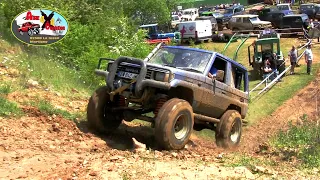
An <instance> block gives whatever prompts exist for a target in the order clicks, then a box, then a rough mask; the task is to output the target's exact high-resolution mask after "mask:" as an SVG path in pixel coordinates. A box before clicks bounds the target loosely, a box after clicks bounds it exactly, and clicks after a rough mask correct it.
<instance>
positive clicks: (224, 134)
mask: <svg viewBox="0 0 320 180" xmlns="http://www.w3.org/2000/svg"><path fill="white" fill-rule="evenodd" d="M241 134H242V120H241V115H240V114H239V112H238V111H236V110H227V111H226V112H225V113H224V114H223V115H222V117H221V119H220V123H218V124H217V128H216V134H215V137H216V144H217V146H218V147H222V148H225V149H232V148H235V147H237V146H238V145H239V143H240V139H241Z"/></svg>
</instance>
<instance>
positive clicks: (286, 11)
mask: <svg viewBox="0 0 320 180" xmlns="http://www.w3.org/2000/svg"><path fill="white" fill-rule="evenodd" d="M281 12H283V13H284V14H285V15H288V14H293V12H292V10H281Z"/></svg>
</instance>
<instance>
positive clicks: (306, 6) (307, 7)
mask: <svg viewBox="0 0 320 180" xmlns="http://www.w3.org/2000/svg"><path fill="white" fill-rule="evenodd" d="M313 8H314V6H313V5H301V6H300V9H302V10H304V9H313Z"/></svg>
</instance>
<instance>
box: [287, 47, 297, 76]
mask: <svg viewBox="0 0 320 180" xmlns="http://www.w3.org/2000/svg"><path fill="white" fill-rule="evenodd" d="M288 56H289V59H290V63H291V69H290V74H294V68H295V67H296V65H297V58H298V51H297V49H296V47H295V46H292V49H291V50H290V51H289V54H288Z"/></svg>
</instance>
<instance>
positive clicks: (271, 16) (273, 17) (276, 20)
mask: <svg viewBox="0 0 320 180" xmlns="http://www.w3.org/2000/svg"><path fill="white" fill-rule="evenodd" d="M284 16H285V14H284V12H282V11H279V10H277V11H271V12H268V13H267V15H266V16H265V17H264V18H263V20H265V21H270V22H271V24H272V26H273V27H274V28H280V27H281V23H282V18H283V17H284ZM259 17H260V16H259Z"/></svg>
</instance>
